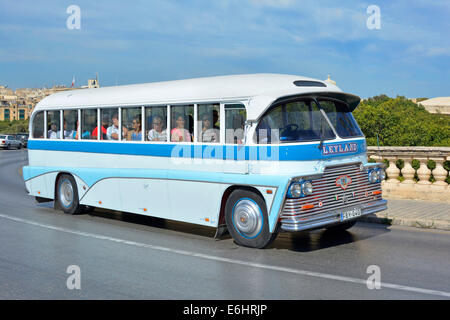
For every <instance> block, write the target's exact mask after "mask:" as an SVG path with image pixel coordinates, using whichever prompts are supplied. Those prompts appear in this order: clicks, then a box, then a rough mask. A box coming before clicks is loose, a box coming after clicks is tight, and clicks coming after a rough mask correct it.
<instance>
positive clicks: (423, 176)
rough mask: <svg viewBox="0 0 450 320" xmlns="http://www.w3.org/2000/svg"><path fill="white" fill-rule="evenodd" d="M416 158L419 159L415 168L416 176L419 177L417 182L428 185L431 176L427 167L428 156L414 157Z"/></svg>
mask: <svg viewBox="0 0 450 320" xmlns="http://www.w3.org/2000/svg"><path fill="white" fill-rule="evenodd" d="M416 160H419V161H420V168H419V169H417V176H418V177H419V182H417V183H418V184H421V185H430V184H431V182H430V181H429V180H430V176H431V170H430V169H428V166H427V164H428V158H416Z"/></svg>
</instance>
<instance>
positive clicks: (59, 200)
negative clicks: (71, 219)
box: [54, 172, 84, 214]
mask: <svg viewBox="0 0 450 320" xmlns="http://www.w3.org/2000/svg"><path fill="white" fill-rule="evenodd" d="M54 208H55V209H57V210H58V209H59V210H62V211H63V212H64V213H66V214H78V213H81V212H82V211H83V209H84V206H82V205H80V198H79V193H78V186H77V183H76V180H75V178H74V177H73V175H72V174H70V173H68V172H60V173H58V175H57V176H56V179H55V202H54Z"/></svg>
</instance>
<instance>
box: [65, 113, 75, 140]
mask: <svg viewBox="0 0 450 320" xmlns="http://www.w3.org/2000/svg"><path fill="white" fill-rule="evenodd" d="M63 121H64V124H63V130H64V131H63V136H62V138H63V139H75V136H76V134H77V122H78V110H65V111H63Z"/></svg>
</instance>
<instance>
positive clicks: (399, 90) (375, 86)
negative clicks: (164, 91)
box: [0, 0, 450, 97]
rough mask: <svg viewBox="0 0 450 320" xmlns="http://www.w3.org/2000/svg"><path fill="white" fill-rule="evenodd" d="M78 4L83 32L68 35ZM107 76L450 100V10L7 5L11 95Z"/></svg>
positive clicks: (417, 2)
mask: <svg viewBox="0 0 450 320" xmlns="http://www.w3.org/2000/svg"><path fill="white" fill-rule="evenodd" d="M72 4H74V5H78V6H79V7H80V9H81V29H80V30H69V29H68V28H67V27H66V20H67V18H68V17H69V14H67V13H66V9H67V7H68V6H70V5H72ZM372 4H374V5H377V6H378V7H379V8H380V11H381V29H379V30H369V29H368V28H367V26H366V21H367V19H368V17H369V14H368V13H367V8H368V6H369V5H372ZM96 72H98V74H99V80H100V85H101V86H110V85H115V84H116V83H117V84H119V85H120V84H131V83H142V82H153V81H162V80H175V79H185V78H193V77H201V76H212V75H226V74H243V73H266V72H270V73H286V74H298V75H304V76H308V77H312V78H318V79H326V77H327V75H328V74H330V75H331V78H332V79H334V80H335V81H336V82H337V85H338V86H339V87H340V88H341V89H343V90H344V91H347V92H351V93H354V94H358V95H360V96H361V97H370V96H374V95H377V94H382V93H384V94H387V95H390V96H396V95H405V96H407V97H435V96H450V1H449V0H434V1H433V0H429V1H427V0H410V1H406V0H405V1H402V0H398V1H391V0H388V1H368V2H366V1H345V2H344V4H342V3H338V1H332V0H329V1H328V0H326V1H318V0H316V1H307V0H298V1H295V0H209V1H203V0H193V1H187V0H183V1H170V0H161V1H158V0H157V1H152V0H135V1H101V0H100V1H95V2H92V1H75V0H71V1H61V0H59V1H56V0H55V1H36V0H34V1H28V0H20V1H13V0H0V84H2V85H8V86H9V87H11V88H14V89H15V88H21V87H42V86H45V85H46V86H52V85H53V84H65V85H68V86H70V83H71V81H72V77H73V76H75V79H76V85H77V86H80V85H85V84H86V82H87V79H88V78H92V77H94V76H95V73H96Z"/></svg>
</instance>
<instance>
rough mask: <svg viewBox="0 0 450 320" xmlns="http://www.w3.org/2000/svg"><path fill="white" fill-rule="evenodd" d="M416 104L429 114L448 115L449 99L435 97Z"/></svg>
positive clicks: (449, 108) (449, 110) (449, 111)
mask: <svg viewBox="0 0 450 320" xmlns="http://www.w3.org/2000/svg"><path fill="white" fill-rule="evenodd" d="M418 103H419V104H420V105H422V106H423V107H424V108H425V110H427V111H428V112H430V113H441V114H450V97H437V98H432V99H427V100H424V101H420V102H418Z"/></svg>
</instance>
